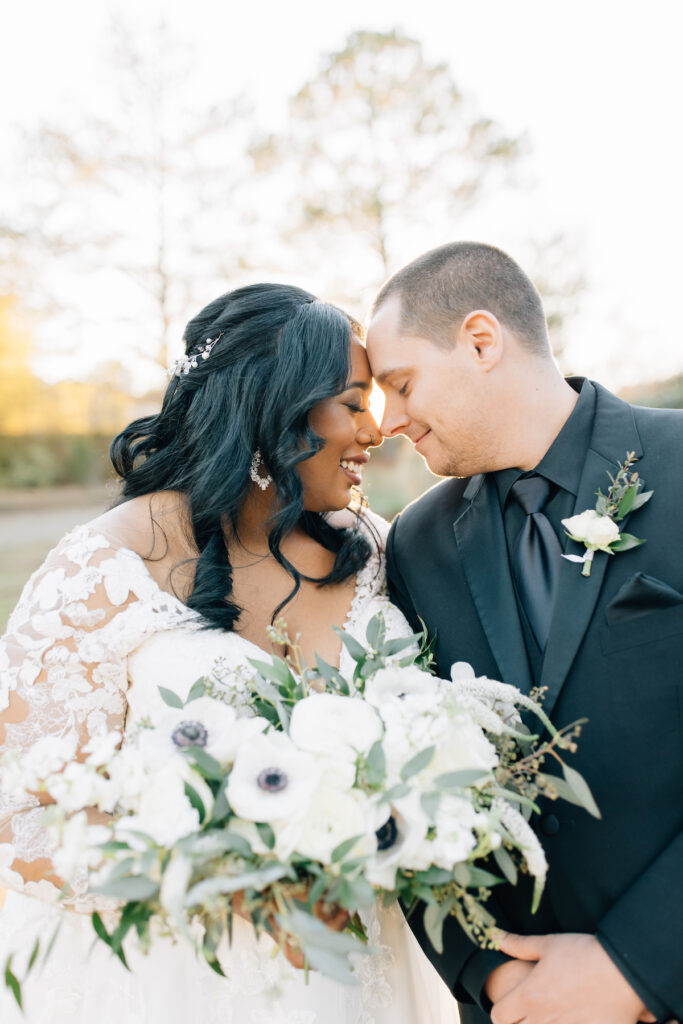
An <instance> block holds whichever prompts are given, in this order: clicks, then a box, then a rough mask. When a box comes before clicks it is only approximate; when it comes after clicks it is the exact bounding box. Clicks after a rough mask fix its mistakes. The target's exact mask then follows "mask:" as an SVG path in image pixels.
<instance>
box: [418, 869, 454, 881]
mask: <svg viewBox="0 0 683 1024" xmlns="http://www.w3.org/2000/svg"><path fill="white" fill-rule="evenodd" d="M415 878H416V879H417V881H418V882H420V883H421V884H423V885H446V884H447V883H448V882H451V881H452V880H453V872H452V871H447V870H446V868H437V867H435V866H434V865H432V867H431V868H426V869H425V870H424V871H416V872H415Z"/></svg>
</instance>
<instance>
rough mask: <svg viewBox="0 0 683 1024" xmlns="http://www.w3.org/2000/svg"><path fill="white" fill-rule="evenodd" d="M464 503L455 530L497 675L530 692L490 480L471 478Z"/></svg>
mask: <svg viewBox="0 0 683 1024" xmlns="http://www.w3.org/2000/svg"><path fill="white" fill-rule="evenodd" d="M463 504H464V509H463V511H462V512H461V514H460V515H459V517H458V518H457V519H456V521H455V522H454V524H453V529H454V531H455V538H456V542H457V545H458V552H459V555H460V559H461V563H462V566H463V569H464V572H465V578H466V579H467V584H468V586H469V589H470V593H471V595H472V600H473V601H474V604H475V607H476V609H477V612H478V614H479V618H480V620H481V624H482V627H483V629H484V632H485V634H486V639H487V640H488V643H489V646H490V648H491V651H492V653H493V656H494V658H495V660H496V664H497V665H498V668H499V669H500V676H501V679H504V680H505V681H506V682H509V683H512V684H513V685H515V686H518V687H519V688H520V689H522V690H524V691H525V692H527V693H528V691H529V690H530V688H531V685H532V680H531V674H530V671H529V662H528V658H527V653H526V647H525V644H524V636H523V633H522V627H521V624H520V621H519V614H518V611H517V600H516V597H515V592H514V587H513V583H512V577H511V575H510V566H509V562H508V556H507V544H506V541H505V532H504V528H503V517H502V515H501V512H500V502H499V500H498V492H497V489H496V486H495V483H494V481H493V480H492V479H491V478H489V477H486V476H475V477H472V479H471V480H470V482H469V484H468V485H467V488H466V489H465V491H464V493H463ZM474 667H475V670H476V666H474Z"/></svg>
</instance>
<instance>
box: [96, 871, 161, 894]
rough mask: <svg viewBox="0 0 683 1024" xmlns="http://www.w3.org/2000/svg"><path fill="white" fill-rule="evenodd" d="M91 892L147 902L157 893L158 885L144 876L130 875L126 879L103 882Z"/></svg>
mask: <svg viewBox="0 0 683 1024" xmlns="http://www.w3.org/2000/svg"><path fill="white" fill-rule="evenodd" d="M93 892H96V893H99V894H100V896H113V897H114V898H115V899H120V900H148V899H151V898H152V896H156V895H157V893H158V892H159V883H158V882H155V881H154V880H153V879H152V878H147V877H145V875H130V876H129V877H128V878H116V879H114V881H113V882H105V883H104V885H99V886H97V887H96V888H95V889H93Z"/></svg>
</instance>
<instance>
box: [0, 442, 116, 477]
mask: <svg viewBox="0 0 683 1024" xmlns="http://www.w3.org/2000/svg"><path fill="white" fill-rule="evenodd" d="M110 442H111V438H110V437H109V436H106V437H105V436H101V435H96V434H94V435H92V436H86V435H82V434H32V435H31V436H29V437H7V436H5V437H0V487H3V488H16V487H58V486H62V485H65V484H95V483H103V482H105V481H107V480H110V479H111V478H112V475H113V471H112V468H111V463H110V462H109V454H108V453H109V444H110Z"/></svg>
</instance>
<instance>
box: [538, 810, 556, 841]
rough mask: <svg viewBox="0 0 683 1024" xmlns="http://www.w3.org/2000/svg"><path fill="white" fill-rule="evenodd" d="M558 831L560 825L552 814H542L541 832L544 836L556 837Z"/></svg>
mask: <svg viewBox="0 0 683 1024" xmlns="http://www.w3.org/2000/svg"><path fill="white" fill-rule="evenodd" d="M559 831H560V823H559V821H558V820H557V818H556V817H555V815H554V814H544V815H543V817H542V818H541V832H542V833H543V835H544V836H556V835H557V833H558V832H559Z"/></svg>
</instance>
